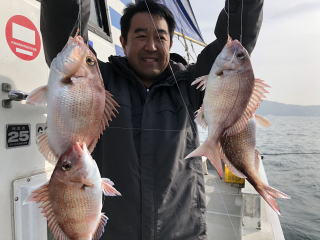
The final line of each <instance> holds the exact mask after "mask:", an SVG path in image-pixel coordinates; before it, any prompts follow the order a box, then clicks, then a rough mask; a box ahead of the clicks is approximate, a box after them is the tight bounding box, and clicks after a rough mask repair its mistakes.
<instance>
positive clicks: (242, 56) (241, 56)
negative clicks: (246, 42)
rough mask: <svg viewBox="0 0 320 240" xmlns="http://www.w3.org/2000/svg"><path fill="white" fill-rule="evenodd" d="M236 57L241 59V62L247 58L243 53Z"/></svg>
mask: <svg viewBox="0 0 320 240" xmlns="http://www.w3.org/2000/svg"><path fill="white" fill-rule="evenodd" d="M236 56H237V58H238V59H240V60H242V59H244V58H245V57H246V55H245V54H244V53H243V52H240V53H237V55H236Z"/></svg>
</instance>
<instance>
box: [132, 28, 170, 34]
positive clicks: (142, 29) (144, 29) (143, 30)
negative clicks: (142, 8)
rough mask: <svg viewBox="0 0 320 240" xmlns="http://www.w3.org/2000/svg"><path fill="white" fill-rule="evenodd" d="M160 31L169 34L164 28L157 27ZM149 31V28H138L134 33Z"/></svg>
mask: <svg viewBox="0 0 320 240" xmlns="http://www.w3.org/2000/svg"><path fill="white" fill-rule="evenodd" d="M157 31H158V33H159V34H168V32H167V31H166V30H164V29H157ZM147 32H148V29H146V28H136V29H135V30H134V33H147Z"/></svg>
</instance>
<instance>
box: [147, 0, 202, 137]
mask: <svg viewBox="0 0 320 240" xmlns="http://www.w3.org/2000/svg"><path fill="white" fill-rule="evenodd" d="M144 2H145V4H146V7H147V9H148V12H149V15H150V18H151V21H152V24H153V26H154V29H155V30H156V32H157V35H158V38H159V41H160V43H161V46H162V48H163V49H165V48H164V45H163V43H162V41H161V38H160V34H159V32H158V29H157V26H156V24H155V22H154V20H153V17H152V14H151V11H150V8H149V5H148V3H147V0H144ZM171 41H172V40H171ZM168 65H169V68H170V71H171V74H172V76H173V78H174V81H175V83H176V85H177V88H178V91H179V94H180V96H181V99H182V102H183V104H184V106H185V108H186V111H187V114H188V117H189V120H190V122H191V127H192V129H193V131H194V132H197V129H196V126H195V124H194V122H193V119H192V118H191V115H190V113H189V110H188V107H187V104H186V102H185V100H184V98H183V95H182V92H181V89H180V87H179V84H178V81H177V78H176V76H175V74H174V72H173V69H172V66H171V63H170V61H169V64H168Z"/></svg>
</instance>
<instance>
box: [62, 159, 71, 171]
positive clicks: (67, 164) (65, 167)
mask: <svg viewBox="0 0 320 240" xmlns="http://www.w3.org/2000/svg"><path fill="white" fill-rule="evenodd" d="M71 168H72V164H71V162H70V161H65V162H64V163H63V164H62V166H61V169H62V170H63V171H69V170H70V169H71Z"/></svg>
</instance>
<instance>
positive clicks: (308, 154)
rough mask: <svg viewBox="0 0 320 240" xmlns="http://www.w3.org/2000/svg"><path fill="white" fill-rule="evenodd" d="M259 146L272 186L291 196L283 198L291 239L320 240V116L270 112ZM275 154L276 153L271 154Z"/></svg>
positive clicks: (259, 131) (283, 221) (259, 134)
mask: <svg viewBox="0 0 320 240" xmlns="http://www.w3.org/2000/svg"><path fill="white" fill-rule="evenodd" d="M267 118H268V119H269V120H270V122H271V123H272V125H271V126H270V127H269V128H263V127H258V129H257V147H258V149H259V150H260V152H261V153H265V155H264V159H263V163H264V166H265V170H266V174H267V176H268V181H269V184H270V185H271V186H274V187H276V188H277V189H279V190H281V191H283V192H285V193H286V194H288V195H290V196H291V199H290V200H279V201H278V202H279V205H280V209H281V214H282V216H281V217H280V222H281V225H282V227H283V231H284V235H285V238H286V239H287V240H320V118H319V117H279V116H277V117H275V116H267ZM270 154H275V155H270Z"/></svg>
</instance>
